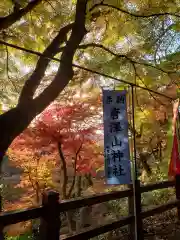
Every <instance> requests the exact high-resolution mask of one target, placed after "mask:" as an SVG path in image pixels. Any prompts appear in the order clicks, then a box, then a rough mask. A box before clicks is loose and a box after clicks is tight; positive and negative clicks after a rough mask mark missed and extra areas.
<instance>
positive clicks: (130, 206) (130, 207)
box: [128, 184, 135, 240]
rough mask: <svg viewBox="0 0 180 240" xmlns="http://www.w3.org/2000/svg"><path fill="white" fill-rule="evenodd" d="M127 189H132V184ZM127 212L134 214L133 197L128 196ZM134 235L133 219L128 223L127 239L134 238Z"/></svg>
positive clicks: (131, 239) (132, 239)
mask: <svg viewBox="0 0 180 240" xmlns="http://www.w3.org/2000/svg"><path fill="white" fill-rule="evenodd" d="M129 189H130V190H132V191H133V185H132V184H130V185H129ZM128 212H129V215H131V216H134V197H133V196H129V197H128ZM134 235H135V221H133V222H132V223H131V224H129V239H130V240H134Z"/></svg>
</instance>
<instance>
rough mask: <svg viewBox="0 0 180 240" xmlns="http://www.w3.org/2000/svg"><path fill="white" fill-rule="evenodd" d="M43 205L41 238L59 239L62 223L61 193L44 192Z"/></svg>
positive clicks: (45, 239) (46, 239)
mask: <svg viewBox="0 0 180 240" xmlns="http://www.w3.org/2000/svg"><path fill="white" fill-rule="evenodd" d="M42 206H43V207H44V211H43V216H42V218H41V222H40V227H39V233H40V240H50V239H51V240H59V235H60V233H59V231H60V225H61V221H60V211H59V209H60V208H59V193H57V192H54V191H49V192H47V193H44V194H43V196H42Z"/></svg>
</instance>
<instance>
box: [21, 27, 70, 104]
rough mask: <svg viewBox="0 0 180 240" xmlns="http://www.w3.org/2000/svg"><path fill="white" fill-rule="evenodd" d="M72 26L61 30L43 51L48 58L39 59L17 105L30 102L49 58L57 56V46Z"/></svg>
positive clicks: (64, 38) (49, 60)
mask: <svg viewBox="0 0 180 240" xmlns="http://www.w3.org/2000/svg"><path fill="white" fill-rule="evenodd" d="M72 26H73V24H69V25H67V26H65V27H63V28H61V29H60V31H59V33H58V35H57V36H56V37H55V38H54V39H53V41H52V42H51V43H50V44H49V46H48V47H47V48H46V49H45V51H44V52H43V55H45V56H48V57H49V58H44V57H42V56H41V57H40V58H39V60H38V62H37V64H36V68H35V70H34V72H33V73H32V75H31V76H30V77H29V79H28V80H27V81H26V83H25V84H24V87H23V89H22V92H21V95H20V97H19V104H21V103H22V104H24V103H25V102H28V101H30V100H32V98H33V96H34V93H35V91H36V89H37V87H38V86H39V84H40V82H41V79H42V78H43V77H44V74H45V71H46V69H47V66H48V64H49V63H50V62H51V59H50V58H52V57H53V56H54V55H56V54H57V52H58V48H59V45H60V44H62V43H63V42H64V41H65V40H66V35H67V33H68V32H69V30H70V29H71V28H72Z"/></svg>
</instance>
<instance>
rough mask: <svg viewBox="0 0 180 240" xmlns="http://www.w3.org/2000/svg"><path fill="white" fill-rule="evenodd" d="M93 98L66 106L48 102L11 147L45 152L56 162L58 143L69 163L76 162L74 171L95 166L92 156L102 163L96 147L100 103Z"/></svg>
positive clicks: (98, 136) (88, 170)
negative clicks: (45, 107)
mask: <svg viewBox="0 0 180 240" xmlns="http://www.w3.org/2000/svg"><path fill="white" fill-rule="evenodd" d="M96 100H97V99H96ZM96 100H94V101H93V102H92V101H89V102H75V103H73V104H69V105H67V106H61V105H60V104H58V103H54V104H51V106H49V107H48V108H47V109H46V110H45V111H44V112H43V113H42V114H41V115H40V116H39V117H38V118H37V119H36V120H35V121H34V123H33V125H32V126H31V127H29V128H28V129H26V130H25V131H24V132H23V133H22V134H21V135H20V136H18V137H17V138H16V139H15V141H14V142H13V143H12V145H11V148H12V149H13V150H16V151H21V152H22V153H23V152H26V154H27V152H28V153H33V154H35V153H37V154H38V155H39V156H44V155H45V156H46V155H47V156H49V157H50V158H51V159H52V160H55V161H56V163H57V161H59V160H58V159H57V158H58V149H57V145H58V143H60V144H61V146H62V151H63V154H64V157H65V160H66V163H67V164H68V165H73V164H74V162H76V171H78V172H91V171H92V169H93V168H94V166H96V164H92V163H93V162H94V160H95V161H96V159H101V160H100V161H99V160H98V161H97V162H98V165H99V164H100V165H101V164H102V163H103V158H102V154H101V151H102V150H101V148H98V147H96V145H97V142H99V140H101V141H102V135H101V134H99V133H98V134H97V130H101V128H102V126H101V125H100V118H101V115H100V114H99V113H100V112H101V111H100V103H99V99H98V100H97V101H96ZM98 155H99V156H98ZM32 164H33V162H32ZM99 167H100V166H99Z"/></svg>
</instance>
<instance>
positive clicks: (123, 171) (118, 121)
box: [103, 90, 131, 184]
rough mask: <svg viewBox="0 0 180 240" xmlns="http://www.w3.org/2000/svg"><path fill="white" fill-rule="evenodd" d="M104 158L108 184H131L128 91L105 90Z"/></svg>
mask: <svg viewBox="0 0 180 240" xmlns="http://www.w3.org/2000/svg"><path fill="white" fill-rule="evenodd" d="M103 111H104V158H105V176H106V182H107V184H129V183H131V169H130V153H129V142H128V120H127V109H126V91H116V90H104V91H103Z"/></svg>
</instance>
